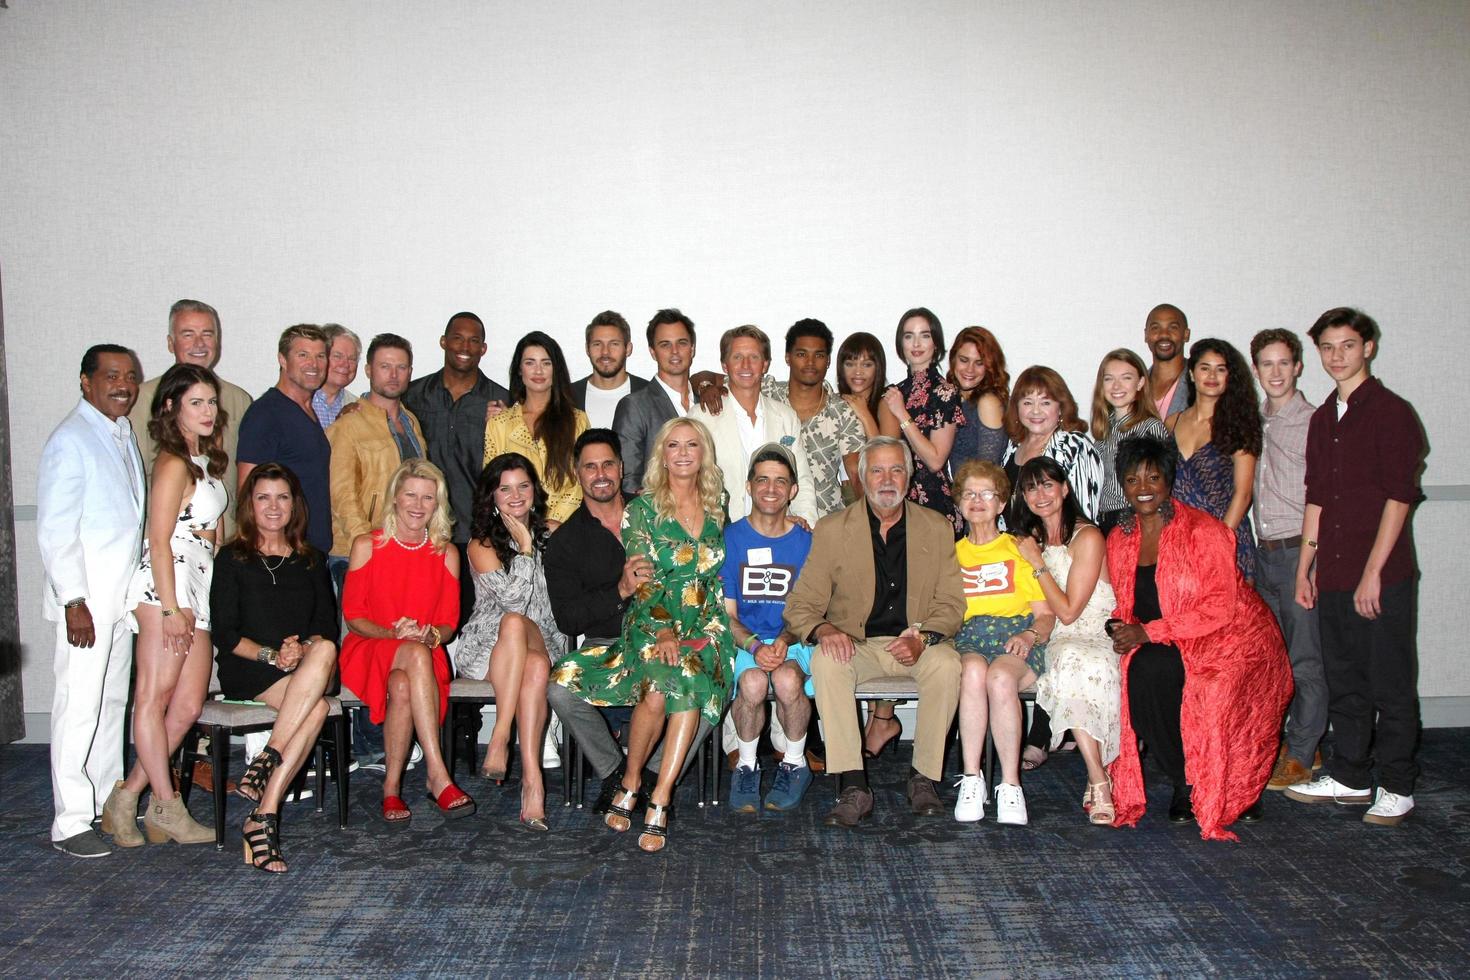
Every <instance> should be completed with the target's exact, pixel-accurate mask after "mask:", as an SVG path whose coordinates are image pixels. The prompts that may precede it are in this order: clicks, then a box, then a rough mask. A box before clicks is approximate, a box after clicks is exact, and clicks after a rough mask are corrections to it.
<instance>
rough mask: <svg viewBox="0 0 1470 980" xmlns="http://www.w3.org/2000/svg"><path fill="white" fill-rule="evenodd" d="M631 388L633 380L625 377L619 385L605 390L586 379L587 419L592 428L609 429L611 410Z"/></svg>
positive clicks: (611, 422) (611, 420)
mask: <svg viewBox="0 0 1470 980" xmlns="http://www.w3.org/2000/svg"><path fill="white" fill-rule="evenodd" d="M632 390H633V382H632V381H631V380H628V379H626V378H625V379H624V380H623V383H622V384H621V385H620V386H618V387H616V388H611V389H609V390H607V391H604V390H603V389H601V388H599V387H597V386H596V385H594V384H593V383H592V382H591V381H588V382H587V420H588V421H589V422H591V423H592V427H593V428H594V429H611V428H612V424H613V412H614V411H616V410H617V407H618V402H620V401H622V400H623V396H625V395H627V394H628V392H630V391H632Z"/></svg>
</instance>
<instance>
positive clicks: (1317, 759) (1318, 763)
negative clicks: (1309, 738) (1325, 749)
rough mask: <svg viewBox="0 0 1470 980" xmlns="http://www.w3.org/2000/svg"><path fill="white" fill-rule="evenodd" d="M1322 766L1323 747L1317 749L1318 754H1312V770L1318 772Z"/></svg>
mask: <svg viewBox="0 0 1470 980" xmlns="http://www.w3.org/2000/svg"><path fill="white" fill-rule="evenodd" d="M1321 768H1322V750H1321V749H1318V750H1317V754H1316V755H1314V756H1312V771H1313V772H1316V771H1317V770H1318V769H1321Z"/></svg>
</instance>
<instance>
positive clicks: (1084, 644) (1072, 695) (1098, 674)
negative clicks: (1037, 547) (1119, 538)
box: [1036, 544, 1122, 765]
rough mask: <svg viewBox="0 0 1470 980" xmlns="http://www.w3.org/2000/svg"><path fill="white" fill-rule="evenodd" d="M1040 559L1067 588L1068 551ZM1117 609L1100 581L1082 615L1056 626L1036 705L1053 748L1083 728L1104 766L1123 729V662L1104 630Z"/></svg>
mask: <svg viewBox="0 0 1470 980" xmlns="http://www.w3.org/2000/svg"><path fill="white" fill-rule="evenodd" d="M1042 559H1043V560H1044V561H1045V562H1046V568H1047V571H1049V572H1051V577H1052V579H1054V580H1055V581H1056V582H1057V584H1059V585H1065V583H1066V581H1067V576H1068V574H1070V572H1071V570H1072V554H1071V552H1069V551H1068V550H1067V546H1066V545H1061V544H1057V545H1051V546H1049V547H1048V548H1046V550H1045V551H1043V552H1042ZM1116 604H1117V602H1116V600H1115V599H1114V597H1113V587H1112V586H1111V585H1109V584H1108V583H1107V582H1103V581H1101V580H1099V581H1098V583H1097V587H1096V588H1095V589H1093V590H1092V598H1090V599H1088V600H1087V605H1086V606H1085V607H1084V608H1083V610H1082V615H1080V616H1078V617H1077V618H1076V620H1074V621H1073V622H1071V623H1069V624H1067V625H1065V626H1063V625H1062V624H1061V623H1060V622H1058V623H1057V627H1056V629H1055V630H1053V631H1052V634H1051V639H1050V640H1049V641H1048V642H1047V645H1046V673H1044V674H1042V675H1041V677H1040V678H1039V679H1038V680H1037V682H1036V703H1037V705H1038V706H1040V707H1041V708H1043V709H1045V710H1046V713H1047V714H1049V715H1051V731H1052V736H1051V748H1052V749H1053V750H1055V749H1056V747H1057V746H1058V745H1060V744H1061V741H1062V736H1063V734H1065V733H1066V731H1067V729H1069V728H1077V729H1081V730H1082V731H1085V732H1086V733H1087V734H1089V735H1091V736H1092V737H1093V738H1095V739H1097V741H1098V744H1099V746H1100V747H1101V749H1102V761H1103V765H1107V764H1108V763H1109V762H1112V761H1113V759H1115V758H1117V755H1118V738H1119V731H1120V729H1121V727H1122V715H1121V709H1120V707H1119V695H1120V692H1121V690H1122V681H1121V678H1120V676H1119V670H1118V664H1119V658H1118V655H1117V654H1116V653H1114V652H1113V641H1112V640H1110V639H1109V638H1108V635H1107V633H1105V632H1104V631H1103V628H1104V627H1105V626H1106V625H1107V622H1108V617H1110V616H1111V615H1112V614H1113V609H1114V607H1115V606H1116Z"/></svg>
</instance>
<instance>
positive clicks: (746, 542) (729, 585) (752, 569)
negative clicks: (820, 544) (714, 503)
mask: <svg viewBox="0 0 1470 980" xmlns="http://www.w3.org/2000/svg"><path fill="white" fill-rule="evenodd" d="M811 550H812V532H810V531H808V530H806V529H805V528H802V527H801V526H800V525H798V526H796V527H793V528H792V529H791V530H789V531H787V532H786V533H785V534H783V535H782V536H781V537H779V538H768V537H766V536H765V535H763V534H760V533H759V532H757V531H756V529H755V528H753V527H751V526H750V521H749V519H747V518H744V517H742V518H741V519H740V520H738V521H736V522H735V523H734V524H731V525H730V526H728V527H726V528H725V564H724V566H723V567H722V568H721V569H720V578H721V579H722V580H723V581H724V583H725V597H726V598H727V599H734V600H735V615H736V616H737V617H738V618H739V620H740V622H742V623H744V624H745V628H746V629H748V630H750V631H751V632H752V633H755V634H756V635H758V636H761V637H774V636H776V634H778V633H780V632H781V628H782V625H781V614H782V613H783V612H785V611H786V597H787V596H789V595H791V590H792V589H793V588H794V587H795V586H796V577H797V576H798V575H799V574H801V566H802V565H804V564H806V556H807V552H809V551H811Z"/></svg>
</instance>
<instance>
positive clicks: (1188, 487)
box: [1174, 442, 1256, 582]
mask: <svg viewBox="0 0 1470 980" xmlns="http://www.w3.org/2000/svg"><path fill="white" fill-rule="evenodd" d="M1174 452H1175V453H1176V454H1177V455H1178V457H1179V468H1178V470H1177V472H1176V473H1175V474H1174V499H1176V500H1179V501H1181V502H1182V503H1186V504H1188V505H1189V506H1191V507H1197V508H1199V509H1200V510H1202V511H1204V512H1205V513H1206V514H1209V515H1210V516H1211V517H1213V518H1215V519H1216V520H1224V519H1225V512H1226V511H1227V510H1229V509H1230V500H1231V498H1233V497H1234V496H1235V461H1234V460H1233V459H1232V458H1231V457H1230V456H1228V455H1226V454H1225V453H1222V452H1221V451H1220V449H1219V447H1217V446H1216V445H1215V444H1214V443H1213V442H1207V443H1205V444H1204V445H1203V446H1201V447H1199V448H1198V449H1196V450H1195V451H1194V455H1193V456H1191V457H1189V458H1188V459H1185V458H1184V454H1183V453H1181V452H1179V450H1178V449H1175V450H1174ZM1235 564H1236V565H1238V566H1240V574H1242V575H1244V576H1245V580H1246V581H1247V582H1254V581H1255V578H1256V536H1255V534H1254V533H1253V532H1252V531H1251V515H1250V511H1246V515H1245V517H1244V518H1243V519H1242V520H1241V522H1240V526H1239V527H1237V528H1236V529H1235Z"/></svg>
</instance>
